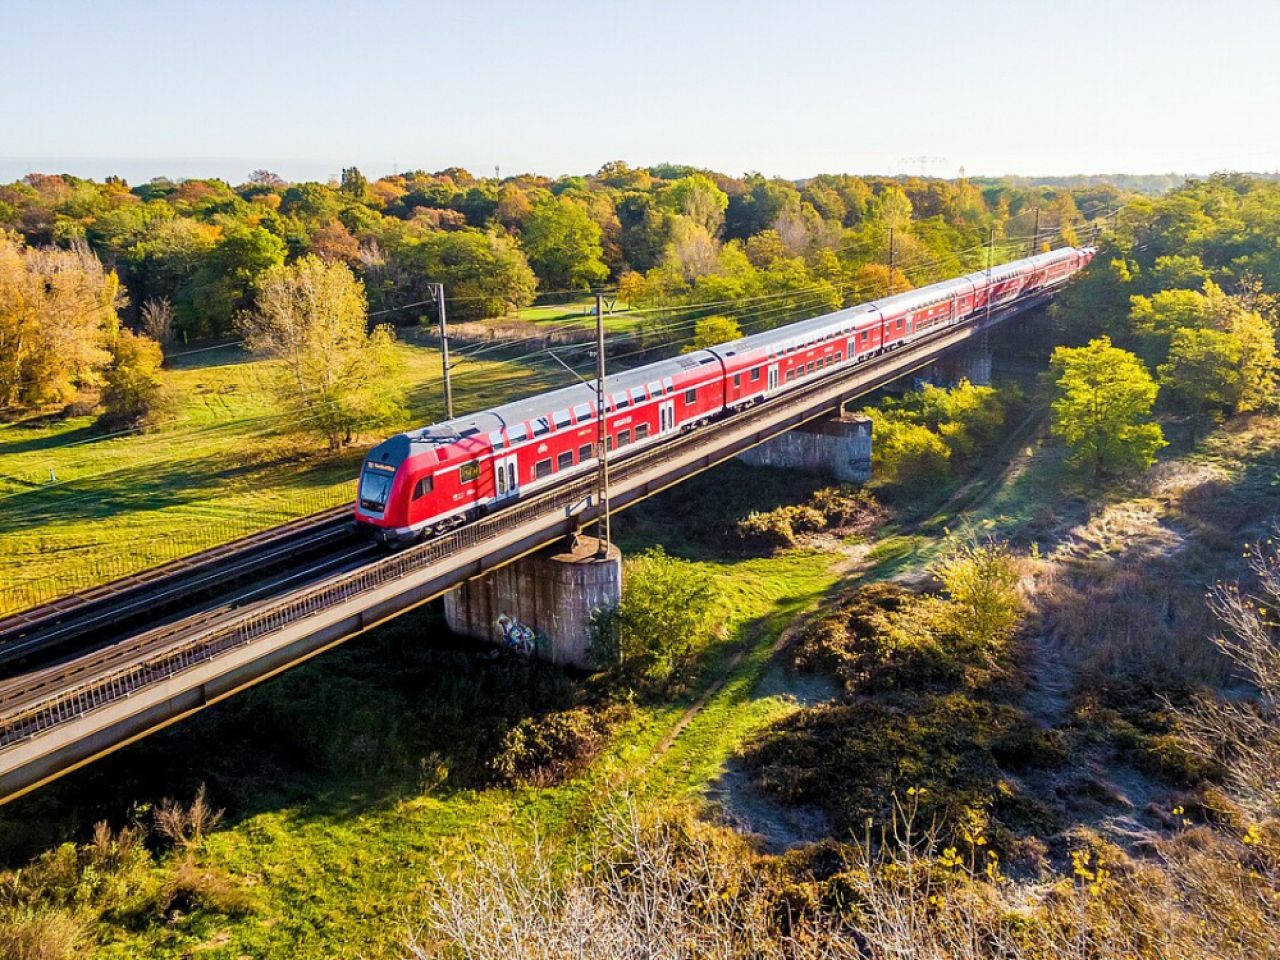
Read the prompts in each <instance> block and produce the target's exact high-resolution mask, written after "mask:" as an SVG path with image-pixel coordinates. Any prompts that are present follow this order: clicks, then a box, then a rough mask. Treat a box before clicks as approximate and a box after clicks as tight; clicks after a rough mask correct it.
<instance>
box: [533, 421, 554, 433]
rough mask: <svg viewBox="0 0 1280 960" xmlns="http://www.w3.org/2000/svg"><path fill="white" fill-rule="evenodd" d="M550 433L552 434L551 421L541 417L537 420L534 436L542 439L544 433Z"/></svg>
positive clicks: (534, 422) (534, 423)
mask: <svg viewBox="0 0 1280 960" xmlns="http://www.w3.org/2000/svg"><path fill="white" fill-rule="evenodd" d="M550 432H551V421H550V420H548V419H547V418H546V417H539V418H538V419H537V420H535V421H533V435H534V436H535V437H540V436H542V435H543V434H544V433H550Z"/></svg>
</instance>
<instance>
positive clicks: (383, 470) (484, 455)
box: [355, 425, 492, 547]
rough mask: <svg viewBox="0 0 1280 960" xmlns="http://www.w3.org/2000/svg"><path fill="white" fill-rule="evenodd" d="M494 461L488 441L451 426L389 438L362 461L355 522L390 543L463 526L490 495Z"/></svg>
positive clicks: (372, 534)
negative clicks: (489, 480)
mask: <svg viewBox="0 0 1280 960" xmlns="http://www.w3.org/2000/svg"><path fill="white" fill-rule="evenodd" d="M477 432H478V431H477ZM491 460H492V448H491V447H490V445H489V442H488V441H487V440H484V439H482V438H481V436H476V435H474V434H473V435H466V436H464V435H462V434H460V433H459V432H458V431H457V430H455V429H453V428H452V425H441V426H432V427H427V428H425V429H423V430H416V431H412V432H409V433H400V434H397V435H396V436H394V437H391V438H389V439H387V440H384V441H383V442H382V443H380V444H378V445H377V446H376V447H374V448H373V449H372V450H370V451H369V453H368V455H367V456H366V457H365V460H364V464H363V465H362V466H361V469H360V482H359V487H358V489H357V493H356V504H355V519H356V523H357V525H358V526H359V527H360V528H361V529H362V530H363V531H364V532H365V533H366V534H368V535H369V536H370V537H371V538H372V539H374V540H376V541H377V542H379V543H383V544H386V545H387V546H391V547H396V546H404V545H406V544H409V543H413V542H415V541H417V540H421V539H423V538H424V537H426V536H428V535H430V534H432V533H440V532H442V531H444V530H447V529H450V528H452V527H455V526H458V525H460V524H462V523H464V522H466V521H467V520H469V519H471V518H472V517H474V516H475V515H476V513H477V512H478V511H479V504H481V503H482V502H484V501H485V500H487V499H488V487H489V486H492V484H491V482H490V483H489V484H488V486H486V480H487V479H488V478H489V475H490V473H491V469H490V467H491Z"/></svg>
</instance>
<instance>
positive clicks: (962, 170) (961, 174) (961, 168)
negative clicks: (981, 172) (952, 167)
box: [960, 163, 964, 180]
mask: <svg viewBox="0 0 1280 960" xmlns="http://www.w3.org/2000/svg"><path fill="white" fill-rule="evenodd" d="M960 179H961V180H963V179H964V164H963V163H962V164H960Z"/></svg>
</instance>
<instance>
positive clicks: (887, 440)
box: [866, 409, 951, 490]
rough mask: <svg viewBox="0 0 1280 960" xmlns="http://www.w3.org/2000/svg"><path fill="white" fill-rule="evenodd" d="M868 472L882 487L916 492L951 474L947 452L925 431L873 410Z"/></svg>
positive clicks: (941, 444)
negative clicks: (872, 439)
mask: <svg viewBox="0 0 1280 960" xmlns="http://www.w3.org/2000/svg"><path fill="white" fill-rule="evenodd" d="M866 412H867V413H870V414H871V417H872V420H873V421H874V422H875V438H876V439H875V444H874V445H873V447H872V454H871V455H872V470H873V473H874V475H875V477H876V480H877V481H878V482H880V483H883V484H888V485H893V486H901V487H904V488H906V489H908V490H918V489H921V488H922V487H925V486H928V485H929V484H933V483H937V481H938V480H940V479H943V478H945V477H948V476H949V475H950V473H951V448H950V447H948V446H947V445H946V443H944V442H943V440H942V438H941V437H939V436H938V435H937V434H936V433H934V432H933V431H932V430H930V429H929V428H928V427H926V426H923V425H922V424H918V423H911V422H910V421H907V420H903V419H901V418H899V417H896V416H892V415H886V414H884V413H881V412H879V411H877V410H874V409H869V410H867V411H866Z"/></svg>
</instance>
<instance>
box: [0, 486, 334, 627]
mask: <svg viewBox="0 0 1280 960" xmlns="http://www.w3.org/2000/svg"><path fill="white" fill-rule="evenodd" d="M350 513H351V505H350V504H343V505H341V506H338V507H332V508H330V509H328V510H323V511H321V512H320V513H314V514H311V515H310V516H306V517H299V518H297V519H296V520H290V521H288V522H286V523H282V524H279V525H277V526H274V527H270V528H268V529H266V530H261V531H259V532H257V533H252V534H249V535H248V536H245V537H239V538H237V539H235V540H229V541H227V542H226V543H222V544H218V545H217V546H215V547H210V548H209V549H207V550H201V551H199V552H198V553H193V554H191V555H189V556H186V557H179V558H178V559H177V560H170V561H168V562H166V563H163V564H160V565H159V566H155V567H148V568H147V569H146V570H139V571H138V572H137V573H131V574H129V575H128V576H125V577H120V578H118V579H116V580H112V581H109V582H107V583H104V584H101V585H99V586H96V587H91V588H90V589H88V590H82V591H80V592H78V593H69V594H64V595H63V596H60V597H55V598H54V599H52V600H48V601H46V602H44V603H42V604H39V605H37V606H34V607H28V608H27V609H25V610H19V611H17V612H15V613H9V614H5V615H4V616H3V617H0V650H2V649H3V645H4V644H5V642H6V641H7V640H9V639H11V638H14V637H17V636H20V635H22V634H25V633H28V632H29V631H31V630H33V629H39V628H41V627H43V626H47V625H49V624H51V623H56V622H57V621H59V620H61V619H63V618H65V617H68V616H79V615H80V614H82V613H85V612H86V611H88V610H90V609H93V610H100V609H101V608H102V607H103V606H104V605H109V604H112V603H117V602H120V601H121V600H122V599H124V598H126V597H131V596H137V597H141V598H142V599H143V600H145V601H148V602H149V601H150V600H151V599H152V598H153V597H155V595H156V592H157V591H162V590H164V589H165V587H166V586H169V585H174V586H176V587H177V588H178V589H181V582H182V580H183V579H184V578H186V577H190V576H192V575H196V576H199V575H201V574H204V575H206V576H207V575H208V574H209V573H210V572H213V571H217V570H219V569H221V568H222V566H223V565H224V564H226V563H228V562H234V561H235V560H237V559H238V558H241V557H242V556H243V555H244V554H246V553H248V552H250V551H254V550H259V549H261V548H263V547H274V546H276V545H280V544H283V545H285V546H287V545H288V544H289V543H291V542H292V541H293V540H294V539H295V538H297V537H300V536H306V535H308V534H310V533H312V532H314V531H316V530H317V529H318V528H322V527H324V526H326V525H328V524H332V523H335V522H339V521H341V520H342V519H344V518H346V517H348V516H349V515H350Z"/></svg>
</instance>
